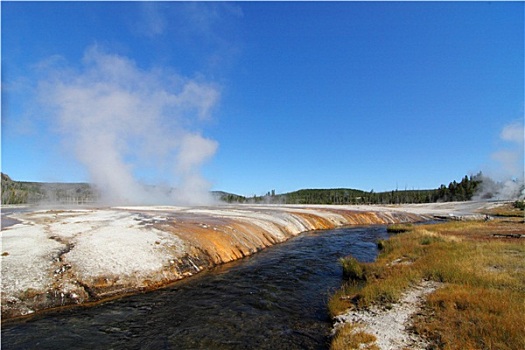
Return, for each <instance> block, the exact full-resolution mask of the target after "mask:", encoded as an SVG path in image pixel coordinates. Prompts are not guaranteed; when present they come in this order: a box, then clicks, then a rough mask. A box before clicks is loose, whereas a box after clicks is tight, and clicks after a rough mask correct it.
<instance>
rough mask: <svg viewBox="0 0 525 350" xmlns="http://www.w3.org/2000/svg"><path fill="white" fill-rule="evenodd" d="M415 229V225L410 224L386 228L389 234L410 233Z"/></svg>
mask: <svg viewBox="0 0 525 350" xmlns="http://www.w3.org/2000/svg"><path fill="white" fill-rule="evenodd" d="M413 229H414V225H412V224H410V223H408V224H393V225H388V227H387V228H386V231H387V232H388V233H403V232H410V231H412V230H413Z"/></svg>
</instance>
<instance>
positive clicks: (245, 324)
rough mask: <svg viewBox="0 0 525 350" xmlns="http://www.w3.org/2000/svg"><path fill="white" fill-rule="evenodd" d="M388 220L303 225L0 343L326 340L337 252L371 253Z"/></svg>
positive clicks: (315, 344) (32, 323)
mask: <svg viewBox="0 0 525 350" xmlns="http://www.w3.org/2000/svg"><path fill="white" fill-rule="evenodd" d="M385 237H387V233H386V229H385V227H384V226H366V227H353V228H340V229H335V230H326V231H314V232H309V233H305V234H303V235H301V236H299V237H296V238H294V239H291V240H289V241H288V242H285V243H282V244H278V245H276V246H273V247H270V248H267V249H265V250H263V251H261V252H259V253H257V254H255V255H253V256H251V257H248V258H245V259H242V260H240V261H236V262H233V263H229V264H226V265H223V266H219V267H217V268H215V269H212V270H210V271H208V272H204V273H201V274H199V275H197V276H194V277H192V278H189V279H186V280H183V281H180V282H177V283H175V284H173V285H172V286H170V287H167V288H165V289H162V290H158V291H154V292H149V293H144V294H138V295H134V296H129V297H125V298H121V299H117V300H113V301H108V302H105V303H103V304H100V305H97V306H93V307H88V308H73V309H68V310H62V311H56V312H51V313H47V314H44V315H40V316H36V317H34V318H32V319H30V320H27V321H23V322H17V323H14V324H6V325H3V327H2V349H327V348H328V341H329V339H328V337H329V333H330V329H331V320H330V318H329V316H328V311H327V306H326V304H327V300H328V297H329V295H330V294H331V293H332V292H333V291H334V290H335V289H336V288H337V287H338V286H340V284H341V275H342V271H341V266H340V265H339V263H338V259H339V258H341V257H343V256H346V255H349V254H352V255H353V256H355V257H356V258H357V259H359V260H361V261H372V260H373V259H375V257H376V254H377V248H376V241H377V240H378V239H379V238H385Z"/></svg>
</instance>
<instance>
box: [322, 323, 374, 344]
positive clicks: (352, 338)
mask: <svg viewBox="0 0 525 350" xmlns="http://www.w3.org/2000/svg"><path fill="white" fill-rule="evenodd" d="M360 328H361V327H359V326H358V325H356V324H349V323H347V324H344V325H343V326H341V327H340V328H339V329H338V330H337V333H336V334H335V336H334V338H333V340H332V344H331V346H330V350H354V349H355V350H358V349H364V350H379V347H378V346H377V345H376V344H375V341H376V340H377V338H376V337H375V336H374V335H372V334H368V333H365V332H364V331H363V330H361V329H360Z"/></svg>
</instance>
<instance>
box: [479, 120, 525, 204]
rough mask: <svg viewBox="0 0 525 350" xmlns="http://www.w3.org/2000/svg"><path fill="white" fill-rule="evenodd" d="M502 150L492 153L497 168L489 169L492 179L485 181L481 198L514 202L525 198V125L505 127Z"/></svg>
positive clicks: (520, 123) (518, 124)
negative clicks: (524, 148)
mask: <svg viewBox="0 0 525 350" xmlns="http://www.w3.org/2000/svg"><path fill="white" fill-rule="evenodd" d="M499 136H500V140H501V141H502V148H501V149H500V150H498V151H497V152H494V153H492V155H491V158H492V160H494V161H495V163H496V167H495V168H491V169H488V171H487V172H488V175H489V177H490V179H487V178H485V179H483V183H482V185H481V186H482V190H481V192H480V193H479V194H478V196H479V197H481V198H484V197H485V198H487V197H490V198H494V199H501V200H514V199H523V198H525V185H524V171H525V170H524V150H523V147H524V125H523V122H522V121H517V122H514V123H511V124H508V125H506V126H504V127H503V129H502V131H501V133H500V135H499Z"/></svg>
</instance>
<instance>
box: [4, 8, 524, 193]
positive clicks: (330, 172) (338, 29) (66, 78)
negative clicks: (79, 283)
mask: <svg viewBox="0 0 525 350" xmlns="http://www.w3.org/2000/svg"><path fill="white" fill-rule="evenodd" d="M1 6H2V171H3V172H5V173H7V174H8V175H10V176H11V177H12V178H14V179H17V180H26V181H75V182H76V181H93V178H95V177H97V176H99V177H100V176H102V177H104V176H106V175H107V174H106V175H105V174H104V173H98V172H97V170H94V169H93V167H97V166H100V167H102V166H103V165H102V163H103V162H102V161H101V164H100V165H97V164H98V163H97V161H93V158H96V159H98V158H97V157H95V156H97V155H98V154H100V155H101V157H103V156H105V155H107V154H108V152H107V148H108V147H109V148H111V147H116V148H118V151H116V153H115V157H117V158H119V157H120V158H119V159H118V162H119V164H118V165H119V169H127V170H129V171H130V173H132V177H133V178H135V179H138V181H140V182H146V183H158V182H161V183H167V184H170V185H172V184H175V185H177V184H178V183H179V182H184V181H186V180H185V178H184V177H185V176H188V177H189V176H190V175H191V176H193V175H194V174H196V173H197V172H198V174H199V176H200V177H202V179H205V181H206V182H207V183H208V184H209V187H210V188H211V189H214V190H224V191H228V192H233V193H238V194H242V195H248V196H250V195H253V194H257V195H260V194H264V193H266V192H267V191H270V190H272V189H275V190H276V192H278V193H282V192H289V191H293V190H297V189H301V188H337V187H350V188H358V189H363V190H367V191H369V190H371V189H373V190H374V191H376V192H377V191H384V190H392V189H395V188H396V187H397V188H399V189H404V188H408V189H424V188H435V187H438V186H439V185H440V184H443V183H444V184H448V182H450V181H452V180H460V179H461V178H462V177H463V176H464V175H466V174H472V173H477V172H478V171H480V170H483V171H484V172H485V173H489V174H493V175H494V176H496V177H497V176H507V177H508V176H510V177H522V176H523V172H522V171H523V170H522V169H523V136H522V135H523V116H524V30H523V28H524V3H523V2H505V3H497V2H473V3H469V2H467V3H465V2H461V3H456V2H430V3H420V2H328V3H321V2H253V3H247V2H230V3H223V2H217V3H201V2H192V3H180V2H158V3H152V2H149V3H139V2H131V3H130V2H116V3H109V2H72V3H70V2H67V3H64V2H38V3H35V2H29V3H28V2H2V3H1ZM108 62H120V63H122V67H124V68H125V69H124V68H123V69H124V70H126V72H128V73H129V74H130V75H131V76H132V77H133V79H131V78H129V79H128V78H125V77H123V76H120V75H119V78H118V79H121V80H119V81H118V82H115V81H114V80H112V81H111V84H113V83H115V84H116V85H111V86H114V87H115V86H118V89H120V90H118V91H112V93H113V92H120V93H124V94H126V93H129V94H130V96H131V95H132V96H138V97H137V98H139V99H140V101H144V104H141V105H139V107H137V108H136V109H135V110H134V111H133V112H132V113H131V114H132V115H133V116H132V117H130V118H132V119H130V120H129V121H128V119H126V118H128V117H127V115H123V116H121V115H120V114H119V115H118V117H115V118H114V119H113V123H112V124H111V126H107V125H108V124H107V121H105V122H104V123H103V124H93V123H92V122H90V123H88V124H86V121H90V119H89V118H92V117H91V114H90V112H89V110H90V109H89V107H90V106H93V105H95V104H96V105H98V104H99V102H100V101H101V100H100V99H95V98H94V97H93V99H87V98H86V99H84V100H82V101H83V102H82V103H84V104H82V103H79V104H78V105H76V104H75V103H73V104H75V106H74V108H73V107H71V106H70V105H69V104H68V103H70V100H67V101H66V100H65V98H64V97H63V96H64V95H67V96H70V94H71V93H73V91H77V90H75V89H76V88H77V89H78V88H81V89H83V90H82V91H83V93H85V94H86V95H83V96H92V95H90V94H91V93H92V92H93V91H94V90H90V89H92V88H93V87H94V86H96V83H97V82H98V83H102V82H103V83H107V84H109V80H107V79H109V78H107V77H108V76H113V75H112V74H113V73H114V70H112V69H110V68H108V67H114V66H108V65H109V64H110V63H108ZM104 72H105V73H104ZM108 72H109V73H108ZM159 72H160V73H159ZM97 79H98V80H97ZM115 79H116V78H115ZM124 81H125V82H126V83H124ZM126 84H128V85H126ZM133 84H135V85H133ZM58 86H60V87H61V90H60V89H59V88H58ZM170 89H171V90H170ZM97 91H98V90H97ZM182 91H190V92H189V93H187V94H183V93H182ZM157 93H158V94H157ZM140 94H142V95H140ZM163 94H164V95H166V94H168V95H169V94H171V95H169V96H171V99H170V98H166V99H165V100H161V101H162V102H160V103H161V105H160V107H159V108H158V109H159V112H158V114H155V116H153V117H152V116H150V114H148V113H144V114H140V113H139V112H137V111H138V110H142V109H141V108H143V106H145V105H146V104H147V103H149V102H151V101H153V100H155V98H153V97H152V96H160V95H163ZM117 95H118V94H114V95H112V96H117ZM164 95H163V96H164ZM71 96H73V95H71ZM118 96H121V95H118ZM176 96H178V97H176ZM90 98H91V97H90ZM97 98H99V97H97ZM174 100H177V101H179V102H180V101H182V102H180V103H179V104H173V103H175V102H173V101H174ZM148 101H149V102H148ZM170 101H171V102H170ZM177 103H178V102H177ZM114 104H115V101H114V100H112V102H111V105H112V106H113V105H114ZM134 106H135V104H134ZM151 106H153V105H151ZM181 106H183V107H181ZM184 106H186V107H184ZM124 107H125V108H124ZM124 107H123V109H121V110H119V112H118V113H120V111H122V110H127V109H126V108H128V107H129V106H124ZM71 108H73V109H71ZM82 108H84V109H82ZM152 108H154V109H156V107H152ZM67 111H70V112H71V111H73V112H71V113H75V115H76V116H81V117H79V118H77V119H75V118H73V117H71V116H69V115H67V113H68V112H67ZM108 111H109V112H108ZM113 112H114V111H113V110H111V109H109V110H104V109H101V110H100V115H101V116H102V117H101V118H105V117H107V118H113V117H112V114H111V113H113ZM115 113H116V112H115ZM122 113H124V112H122ZM68 118H69V119H68ZM97 118H98V117H97ZM97 120H98V119H97ZM151 120H154V121H151ZM142 122H144V123H143V124H141V123H142ZM97 123H98V122H97ZM130 125H131V126H132V127H131V126H130ZM141 125H143V128H142V127H141ZM81 127H82V128H92V133H90V134H86V133H81V132H79V131H78V130H79V128H81ZM108 127H109V128H111V127H115V131H114V133H112V134H111V136H112V138H111V141H108V144H104V142H105V141H96V140H99V138H98V137H99V134H98V133H99V132H100V130H104V128H108ZM509 128H510V129H512V128H514V130H518V133H517V134H516V133H511V132H510V131H509V130H510V129H509ZM157 129H158V130H157ZM520 129H521V134H520V132H519V130H520ZM97 130H99V131H97ZM505 130H506V131H507V132H505ZM106 131H107V130H106ZM143 133H149V134H148V135H144V134H143ZM188 135H191V136H192V137H190V138H185V137H186V136H188ZM505 135H507V136H508V135H518V136H517V137H506V136H505ZM520 135H521V136H520ZM119 137H120V138H121V139H119ZM520 137H521V141H520ZM86 138H87V139H89V140H92V142H93V143H94V144H90V143H89V141H87V143H86V142H85V143H81V142H80V141H78V139H86ZM115 138H116V139H117V140H114V139H115ZM165 139H169V140H171V141H170V142H167V141H164V140H165ZM178 139H185V140H190V141H188V142H185V141H184V142H183V141H180V142H179V141H178ZM100 140H102V138H100ZM104 140H107V139H104ZM122 140H125V141H122ZM152 140H153V141H152ZM122 144H125V145H124V146H123V145H122ZM192 145H196V146H195V147H196V148H193V149H190V151H189V153H185V154H186V155H188V154H189V155H190V156H181V152H182V151H183V150H188V149H189V147H190V146H191V147H193V146H192ZM92 146H93V149H94V151H93V152H91V151H90V149H91V147H92ZM156 146H158V149H157V148H156ZM97 147H98V148H97ZM86 148H88V149H89V150H88V151H86ZM136 148H140V149H141V150H144V149H147V150H148V152H147V155H144V154H143V153H146V152H145V151H144V152H142V151H141V152H140V154H138V153H136ZM154 150H156V151H157V153H156V154H152V153H151V152H154ZM97 152H100V153H97ZM119 152H120V153H119ZM512 152H514V153H512ZM516 152H517V154H518V155H517V157H518V161H517V162H518V166H517V167H516V166H514V167H513V168H512V167H510V168H512V170H509V171H504V169H503V168H505V167H507V165H506V163H505V161H504V160H508V159H510V158H512V157H514V158H513V159H514V161H515V160H516V159H515V158H516ZM86 153H88V154H86ZM93 155H94V156H93ZM503 155H505V157H504V156H503ZM170 156H172V158H170ZM507 156H508V157H507ZM188 157H190V158H188ZM192 157H193V158H192ZM503 158H504V159H503ZM108 159H109V157H108ZM112 159H113V158H112ZM170 159H173V162H174V163H176V164H177V165H176V166H173V167H174V168H176V170H175V171H173V169H171V168H170V165H169V164H170V163H171V161H170ZM147 160H149V161H147ZM90 162H91V163H90ZM184 162H185V163H184ZM188 162H189V163H188ZM158 164H162V166H159V165H158ZM181 164H190V167H191V169H189V168H184V166H183V165H181ZM182 168H184V169H185V170H181V169H182ZM111 169H113V168H111ZM187 169H189V170H187ZM516 169H518V170H516ZM519 169H521V170H519ZM123 171H124V170H123ZM516 172H517V173H516ZM110 173H116V172H115V171H113V170H111V171H110ZM107 176H109V175H107ZM174 177H179V178H182V180H180V179H179V180H177V181H174V180H173V178H174Z"/></svg>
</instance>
